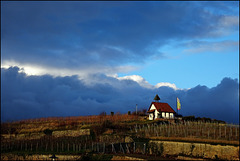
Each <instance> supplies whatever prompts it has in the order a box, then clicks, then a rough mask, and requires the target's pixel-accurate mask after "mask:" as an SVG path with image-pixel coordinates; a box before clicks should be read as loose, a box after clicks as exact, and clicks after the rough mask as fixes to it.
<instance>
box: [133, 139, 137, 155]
mask: <svg viewBox="0 0 240 161" xmlns="http://www.w3.org/2000/svg"><path fill="white" fill-rule="evenodd" d="M135 150H136V145H135V142H134V143H133V153H135Z"/></svg>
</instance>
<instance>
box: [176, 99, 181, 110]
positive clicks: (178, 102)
mask: <svg viewBox="0 0 240 161" xmlns="http://www.w3.org/2000/svg"><path fill="white" fill-rule="evenodd" d="M180 109H181V104H180V100H179V98H177V110H180Z"/></svg>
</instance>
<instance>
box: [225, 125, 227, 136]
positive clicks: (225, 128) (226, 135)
mask: <svg viewBox="0 0 240 161" xmlns="http://www.w3.org/2000/svg"><path fill="white" fill-rule="evenodd" d="M226 137H227V127H226V126H225V138H226Z"/></svg>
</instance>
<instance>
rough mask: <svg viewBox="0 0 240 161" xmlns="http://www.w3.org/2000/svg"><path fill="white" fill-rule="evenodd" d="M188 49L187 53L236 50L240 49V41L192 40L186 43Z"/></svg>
mask: <svg viewBox="0 0 240 161" xmlns="http://www.w3.org/2000/svg"><path fill="white" fill-rule="evenodd" d="M185 45H186V46H187V47H188V49H185V50H184V52H186V53H193V54H194V53H204V52H217V53H220V52H227V51H231V52H235V51H238V50H239V41H219V42H210V41H191V42H188V43H185Z"/></svg>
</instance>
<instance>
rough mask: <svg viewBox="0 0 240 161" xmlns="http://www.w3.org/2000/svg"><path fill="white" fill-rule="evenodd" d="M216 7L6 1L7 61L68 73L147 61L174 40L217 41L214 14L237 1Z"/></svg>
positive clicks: (4, 44) (4, 34)
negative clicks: (61, 69)
mask: <svg viewBox="0 0 240 161" xmlns="http://www.w3.org/2000/svg"><path fill="white" fill-rule="evenodd" d="M211 4H212V5H211V6H210V9H208V8H207V7H206V6H205V5H204V3H201V2H2V8H1V9H2V11H1V12H2V31H1V34H2V36H1V41H2V59H3V61H4V60H15V61H18V62H20V63H30V64H38V65H46V66H54V67H68V68H73V67H74V68H79V67H86V66H89V65H96V64H98V65H111V66H116V65H119V64H122V63H123V64H124V63H129V62H142V61H144V59H145V58H149V57H151V56H156V55H158V56H160V55H161V52H160V51H159V50H158V49H159V47H161V46H162V45H165V44H166V43H168V42H169V41H173V40H176V41H181V40H184V39H187V40H188V39H192V38H200V37H205V38H206V37H209V36H211V35H214V36H216V33H215V31H216V30H219V28H221V26H219V24H220V23H221V21H222V18H223V17H224V16H223V15H221V14H214V13H212V12H211V11H213V10H216V11H220V10H221V9H222V7H223V6H226V7H227V6H232V2H229V3H226V4H224V5H223V4H222V3H220V2H218V3H214V2H212V3H211ZM228 13H230V9H229V11H228ZM230 15H231V14H230ZM224 29H225V30H228V29H227V28H224Z"/></svg>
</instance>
